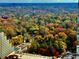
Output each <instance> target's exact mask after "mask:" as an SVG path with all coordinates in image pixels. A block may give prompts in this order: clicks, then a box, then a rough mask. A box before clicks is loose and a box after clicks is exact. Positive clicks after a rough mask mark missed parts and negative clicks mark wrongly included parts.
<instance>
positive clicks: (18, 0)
mask: <svg viewBox="0 0 79 59" xmlns="http://www.w3.org/2000/svg"><path fill="white" fill-rule="evenodd" d="M62 2H64V3H68V2H69V3H75V2H76V3H77V2H78V0H0V3H62Z"/></svg>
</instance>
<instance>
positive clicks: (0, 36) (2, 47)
mask: <svg viewBox="0 0 79 59" xmlns="http://www.w3.org/2000/svg"><path fill="white" fill-rule="evenodd" d="M12 51H13V47H12V46H11V44H10V43H9V40H7V37H6V36H5V34H4V32H1V33H0V57H1V58H4V57H5V56H7V55H8V54H10V53H11V52H12Z"/></svg>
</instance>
